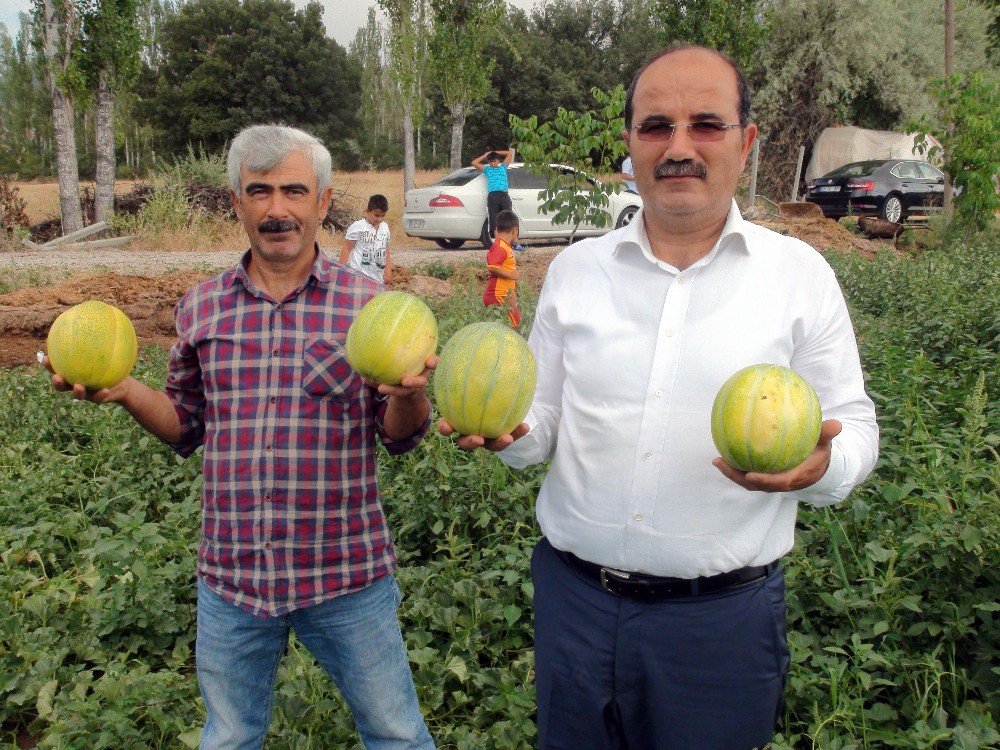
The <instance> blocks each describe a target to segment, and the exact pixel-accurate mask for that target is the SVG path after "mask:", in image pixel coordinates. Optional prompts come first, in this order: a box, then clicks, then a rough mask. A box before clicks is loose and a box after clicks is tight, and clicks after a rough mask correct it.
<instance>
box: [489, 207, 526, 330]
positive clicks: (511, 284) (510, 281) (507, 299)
mask: <svg viewBox="0 0 1000 750" xmlns="http://www.w3.org/2000/svg"><path fill="white" fill-rule="evenodd" d="M496 222H497V223H496V239H495V240H494V241H493V245H492V246H491V247H490V249H489V251H488V252H487V254H486V266H487V268H489V271H490V278H489V281H487V282H486V291H485V292H484V293H483V304H484V305H486V306H487V307H489V306H490V305H500V306H501V307H502V306H505V305H506V307H507V317H508V318H510V324H511V326H512V327H513V328H517V327H518V326H519V325H521V313H520V311H519V310H518V309H517V292H516V287H517V280H518V279H519V278H521V273H520V271H518V270H517V260H516V258H515V257H514V249H513V245H514V244H515V243H516V242H517V235H518V231H519V229H520V225H519V222H518V220H517V214H515V213H514V212H513V211H506V210H504V211H500V212H499V213H498V214H497V219H496Z"/></svg>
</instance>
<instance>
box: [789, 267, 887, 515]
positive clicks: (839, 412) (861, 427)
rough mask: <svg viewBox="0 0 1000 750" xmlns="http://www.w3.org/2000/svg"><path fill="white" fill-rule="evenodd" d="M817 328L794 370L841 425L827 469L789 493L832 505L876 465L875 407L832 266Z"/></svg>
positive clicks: (797, 357)
mask: <svg viewBox="0 0 1000 750" xmlns="http://www.w3.org/2000/svg"><path fill="white" fill-rule="evenodd" d="M817 293H818V294H821V295H822V301H821V306H820V314H819V315H818V316H817V318H816V327H815V330H813V331H811V332H809V335H808V338H807V340H806V341H805V343H804V345H803V346H802V347H799V348H798V349H797V350H796V351H795V354H794V356H793V357H792V362H791V366H792V369H793V370H795V371H796V372H798V373H799V374H800V375H802V376H803V377H804V378H805V379H806V380H807V381H809V383H811V384H812V386H813V388H815V390H816V393H817V395H818V396H819V399H820V406H821V407H822V409H823V419H824V420H827V419H836V420H838V421H839V422H840V423H841V425H842V426H843V430H842V431H841V433H840V434H839V435H838V436H837V437H836V438H834V440H833V445H832V453H831V456H830V467H829V468H828V469H827V471H826V474H824V475H823V477H822V478H821V479H820V480H819V481H818V482H817V483H815V484H813V485H811V486H810V487H806V488H805V489H802V490H798V491H796V492H793V493H789V494H790V496H792V497H795V498H796V499H797V500H801V501H805V502H809V503H811V504H813V505H816V506H824V505H832V504H834V503H838V502H840V501H841V500H843V499H844V498H845V497H847V494H848V493H849V492H850V491H851V489H852V488H853V487H854V486H855V485H856V484H858V483H859V482H861V481H862V480H863V479H864V478H865V477H866V476H868V474H869V472H870V471H871V470H872V468H873V467H874V466H875V461H876V459H877V458H878V435H879V433H878V424H877V423H876V421H875V406H874V404H873V403H872V401H871V399H870V398H868V395H867V394H866V393H865V386H864V376H863V375H862V372H861V363H860V359H859V357H858V345H857V340H856V338H855V335H854V327H853V325H852V324H851V319H850V315H849V313H848V310H847V304H846V303H845V301H844V296H843V293H842V292H841V290H840V286H839V285H838V283H837V280H836V277H835V276H834V273H833V271H832V269H830V270H829V273H828V279H827V283H826V285H825V286H824V288H823V289H822V290H817Z"/></svg>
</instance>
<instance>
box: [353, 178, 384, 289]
mask: <svg viewBox="0 0 1000 750" xmlns="http://www.w3.org/2000/svg"><path fill="white" fill-rule="evenodd" d="M388 211H389V201H388V200H387V199H386V197H385V196H384V195H377V194H376V195H373V196H372V197H371V198H369V199H368V209H367V210H366V211H365V218H363V219H358V220H357V221H356V222H354V223H353V224H351V226H349V227H348V228H347V233H346V234H345V235H344V246H343V247H342V248H341V250H340V262H341V263H346V264H347V265H349V266H351V267H352V268H356V269H357V270H359V271H361V273H363V274H364V275H365V276H368V277H369V278H372V279H375V281H377V282H379V283H381V284H389V282H390V281H391V280H392V265H391V264H390V262H389V225H388V224H387V223H386V221H385V215H386V213H388Z"/></svg>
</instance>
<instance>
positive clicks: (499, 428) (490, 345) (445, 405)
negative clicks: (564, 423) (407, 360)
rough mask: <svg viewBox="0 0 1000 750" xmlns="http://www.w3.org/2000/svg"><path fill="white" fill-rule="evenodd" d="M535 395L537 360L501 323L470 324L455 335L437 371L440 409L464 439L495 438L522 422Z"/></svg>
mask: <svg viewBox="0 0 1000 750" xmlns="http://www.w3.org/2000/svg"><path fill="white" fill-rule="evenodd" d="M534 395H535V357H534V356H533V355H532V353H531V349H529V348H528V344H527V343H526V342H525V340H524V339H523V338H521V337H520V336H519V335H518V334H517V333H516V332H514V331H513V330H511V329H510V328H508V327H507V326H505V325H503V324H502V323H472V324H471V325H467V326H465V328H462V329H461V330H460V331H458V333H456V334H455V335H454V336H452V337H451V338H450V339H449V340H448V343H447V344H445V345H444V348H443V349H442V350H441V361H440V362H438V366H437V369H436V370H435V371H434V400H435V402H436V403H437V408H438V411H440V412H441V414H442V415H443V416H444V418H445V419H447V420H448V422H449V424H451V426H452V427H454V428H455V430H457V431H458V432H459V433H460V434H462V435H482V436H483V437H485V438H490V439H492V438H496V437H499V436H500V435H504V434H506V433H508V432H510V431H511V430H513V429H514V428H515V427H517V426H518V425H519V424H521V421H522V420H523V419H524V415H525V414H527V413H528V407H529V406H531V399H532V398H533V397H534Z"/></svg>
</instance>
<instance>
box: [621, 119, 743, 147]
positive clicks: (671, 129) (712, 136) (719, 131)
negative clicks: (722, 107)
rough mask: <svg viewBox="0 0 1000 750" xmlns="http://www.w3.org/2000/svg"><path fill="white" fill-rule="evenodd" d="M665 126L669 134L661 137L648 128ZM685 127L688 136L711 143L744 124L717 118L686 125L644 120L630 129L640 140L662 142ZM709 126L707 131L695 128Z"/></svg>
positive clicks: (700, 141) (701, 141) (693, 139)
mask: <svg viewBox="0 0 1000 750" xmlns="http://www.w3.org/2000/svg"><path fill="white" fill-rule="evenodd" d="M654 126H655V127H663V128H666V132H667V133H668V135H667V136H666V137H659V136H658V135H651V134H650V132H649V130H648V128H650V127H654ZM679 127H680V128H685V129H686V130H687V132H688V137H689V138H690V139H691V140H692V141H697V142H699V143H710V142H715V141H721V140H722V139H723V138H725V137H726V132H727V131H729V130H732V129H733V128H742V127H743V126H742V125H741V124H740V123H738V122H734V123H728V122H716V121H715V120H696V121H695V122H688V123H685V124H684V125H678V124H677V123H676V122H668V121H666V120H658V119H652V120H643V121H642V122H638V123H636V124H635V125H633V126H632V127H631V128H629V130H634V131H635V134H636V137H638V139H639V140H640V141H656V142H661V143H666V142H667V141H669V140H670V139H671V138H673V137H674V133H675V132H676V131H677V128H679ZM699 127H702V128H704V127H707V128H708V130H707V131H698V130H696V129H695V128H699Z"/></svg>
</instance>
